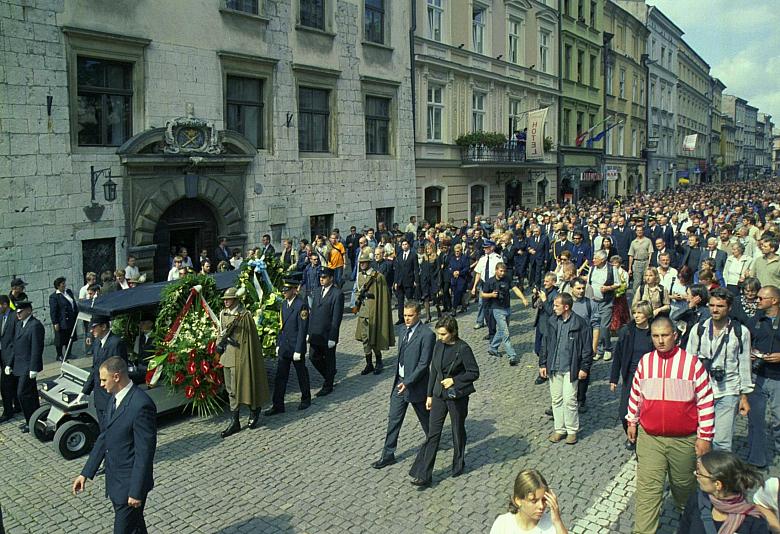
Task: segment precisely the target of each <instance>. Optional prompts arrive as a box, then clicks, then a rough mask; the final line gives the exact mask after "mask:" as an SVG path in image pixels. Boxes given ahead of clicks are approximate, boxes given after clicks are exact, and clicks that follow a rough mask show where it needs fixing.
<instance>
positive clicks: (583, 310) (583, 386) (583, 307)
mask: <svg viewBox="0 0 780 534" xmlns="http://www.w3.org/2000/svg"><path fill="white" fill-rule="evenodd" d="M587 285H588V284H587V282H585V280H583V279H582V278H575V279H574V281H573V282H572V284H571V296H572V299H573V301H574V303H573V304H572V307H571V311H573V312H574V313H576V314H577V315H579V316H580V317H582V318H583V319H585V322H586V323H587V324H588V325H590V328H591V330H592V331H593V343H592V345H593V354H596V348H597V347H598V345H599V332H600V328H601V320H600V318H599V308H598V306H596V304H595V303H594V302H593V301H592V300H591V299H589V298H588V297H586V296H585V288H586V286H587ZM589 383H590V375H588V376H586V377H585V378H582V379H580V380H579V382H578V383H577V405H578V411H579V412H580V413H585V412H587V411H588V407H587V406H586V404H585V402H586V400H587V395H588V384H589Z"/></svg>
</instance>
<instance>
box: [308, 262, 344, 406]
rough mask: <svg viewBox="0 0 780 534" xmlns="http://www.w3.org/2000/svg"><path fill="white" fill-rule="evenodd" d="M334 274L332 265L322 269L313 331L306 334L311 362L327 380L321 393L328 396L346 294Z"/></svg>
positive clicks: (311, 323) (314, 304)
mask: <svg viewBox="0 0 780 534" xmlns="http://www.w3.org/2000/svg"><path fill="white" fill-rule="evenodd" d="M333 275H334V272H333V269H330V268H328V267H324V268H323V269H322V271H321V272H320V285H321V286H322V287H321V288H320V289H319V290H315V291H314V293H313V295H312V297H313V299H312V306H311V312H310V313H311V315H310V317H309V331H308V332H309V333H308V335H307V336H306V337H307V338H308V340H309V344H310V345H311V363H312V364H313V365H314V367H315V368H316V369H317V371H319V373H320V374H321V375H322V378H323V379H324V380H325V383H324V384H323V385H322V389H321V390H319V391H318V392H317V397H324V396H325V395H329V394H330V393H331V392H332V391H333V379H334V377H335V376H336V344H337V343H338V342H339V329H340V328H341V320H342V319H343V317H344V295H343V294H342V292H341V290H340V289H339V288H338V287H336V286H335V285H333Z"/></svg>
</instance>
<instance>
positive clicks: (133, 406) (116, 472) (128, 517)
mask: <svg viewBox="0 0 780 534" xmlns="http://www.w3.org/2000/svg"><path fill="white" fill-rule="evenodd" d="M98 376H99V377H101V376H102V377H103V386H102V388H103V389H104V390H105V391H106V395H107V396H108V398H109V409H108V411H107V412H106V414H105V421H104V422H103V424H102V425H101V426H102V427H103V430H102V431H101V432H100V435H99V436H98V439H97V441H96V442H95V446H94V447H93V448H92V452H90V454H89V460H87V463H86V465H84V469H82V470H81V474H80V475H79V476H78V477H76V479H75V480H74V481H73V486H72V490H73V494H74V495H75V494H77V493H80V492H81V491H84V487H85V485H86V483H87V479H88V478H89V479H93V478H94V477H95V475H96V474H97V473H98V467H100V463H101V462H103V461H104V460H105V466H106V497H108V498H109V499H110V500H111V503H112V504H113V505H114V534H130V533H132V534H146V533H147V532H148V531H147V529H146V521H145V520H144V507H145V506H146V500H147V497H148V494H149V492H150V491H151V490H152V488H153V487H154V453H155V450H156V449H157V408H156V407H155V405H154V401H152V399H151V398H149V395H147V394H146V392H145V391H143V390H142V389H141V388H139V387H138V386H135V385H133V382H132V381H131V380H130V377H129V376H128V373H127V362H126V361H125V360H123V359H122V358H119V357H111V358H108V359H107V360H106V361H105V362H103V364H102V365H101V366H100V369H99V371H98ZM96 528H97V527H96Z"/></svg>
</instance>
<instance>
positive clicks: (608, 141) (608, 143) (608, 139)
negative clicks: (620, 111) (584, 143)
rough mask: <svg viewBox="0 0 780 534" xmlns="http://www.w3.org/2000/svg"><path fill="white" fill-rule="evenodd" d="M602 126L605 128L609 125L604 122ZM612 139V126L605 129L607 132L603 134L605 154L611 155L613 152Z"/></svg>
mask: <svg viewBox="0 0 780 534" xmlns="http://www.w3.org/2000/svg"><path fill="white" fill-rule="evenodd" d="M604 127H605V128H609V125H608V124H605V125H604ZM612 140H613V139H612V128H609V130H607V133H606V134H605V136H604V143H606V147H607V154H609V155H612V154H614V153H615V146H614V145H613V143H612Z"/></svg>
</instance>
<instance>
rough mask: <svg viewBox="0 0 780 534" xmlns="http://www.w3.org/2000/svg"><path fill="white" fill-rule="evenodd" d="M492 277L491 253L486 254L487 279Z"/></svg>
mask: <svg viewBox="0 0 780 534" xmlns="http://www.w3.org/2000/svg"><path fill="white" fill-rule="evenodd" d="M488 278H490V254H487V255H486V256H485V280H487V279H488Z"/></svg>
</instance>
